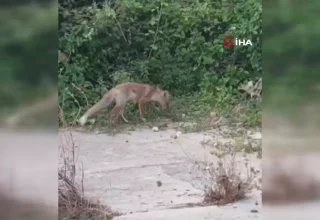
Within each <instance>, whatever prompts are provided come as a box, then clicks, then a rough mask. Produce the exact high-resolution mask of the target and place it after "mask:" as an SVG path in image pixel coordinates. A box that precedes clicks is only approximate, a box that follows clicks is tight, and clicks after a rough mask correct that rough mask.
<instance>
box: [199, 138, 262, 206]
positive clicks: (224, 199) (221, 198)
mask: <svg viewBox="0 0 320 220" xmlns="http://www.w3.org/2000/svg"><path fill="white" fill-rule="evenodd" d="M215 150H216V152H214V151H212V154H214V155H215V156H217V158H218V163H217V164H216V165H214V164H213V163H211V164H209V165H207V167H206V169H205V170H206V173H207V181H206V185H205V189H204V200H203V202H204V203H205V204H207V205H225V204H228V203H233V202H236V201H238V200H241V199H243V198H245V197H246V195H247V194H248V193H249V192H250V191H251V190H252V188H253V186H254V184H253V180H254V177H255V174H257V173H256V172H255V170H254V168H251V169H249V168H248V162H245V166H244V169H241V168H240V167H239V165H237V163H236V153H235V152H236V150H235V149H233V147H231V145H226V144H225V145H217V146H215Z"/></svg>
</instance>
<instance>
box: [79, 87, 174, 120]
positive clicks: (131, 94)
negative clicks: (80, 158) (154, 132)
mask: <svg viewBox="0 0 320 220" xmlns="http://www.w3.org/2000/svg"><path fill="white" fill-rule="evenodd" d="M169 96H170V94H169V91H167V90H162V89H161V88H160V87H159V86H158V85H156V86H151V85H149V84H143V83H135V82H125V83H121V84H118V85H117V86H115V87H113V88H112V89H110V90H109V91H108V92H106V93H105V94H104V96H103V97H102V98H101V99H100V100H99V101H98V102H97V103H96V104H94V105H93V106H92V107H91V108H90V109H89V110H87V111H86V112H85V113H84V114H83V115H82V116H81V117H80V119H79V120H78V122H79V124H80V125H81V126H83V125H85V124H86V122H87V120H88V118H89V117H92V116H94V115H95V114H97V113H98V112H100V111H102V110H104V109H106V108H107V107H108V106H109V105H111V104H112V103H115V106H114V108H113V109H112V110H111V111H110V112H109V118H108V121H109V126H110V125H111V124H112V117H113V116H115V115H116V116H117V119H118V118H119V116H121V117H122V119H123V121H124V122H126V123H128V120H127V119H126V118H125V117H124V109H125V106H126V104H127V103H129V102H137V103H138V107H139V113H140V118H141V119H142V120H144V121H145V118H144V112H145V111H144V110H145V105H146V104H147V103H149V102H157V103H159V104H160V106H161V107H162V109H166V108H168V107H169Z"/></svg>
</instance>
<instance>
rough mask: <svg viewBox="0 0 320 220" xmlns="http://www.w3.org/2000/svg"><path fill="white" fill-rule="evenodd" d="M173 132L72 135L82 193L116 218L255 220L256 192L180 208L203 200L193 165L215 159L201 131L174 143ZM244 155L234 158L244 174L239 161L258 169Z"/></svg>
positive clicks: (200, 176)
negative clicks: (224, 203) (225, 201)
mask: <svg viewBox="0 0 320 220" xmlns="http://www.w3.org/2000/svg"><path fill="white" fill-rule="evenodd" d="M174 134H176V131H175V130H173V129H172V130H171V129H168V130H165V131H159V132H153V131H152V130H151V129H150V130H149V129H139V130H136V131H132V132H130V134H116V135H114V136H110V135H108V134H93V133H81V132H77V131H73V132H72V136H73V138H74V140H75V143H76V145H78V146H79V155H78V162H79V164H82V165H81V167H82V166H83V172H84V186H85V195H86V196H88V197H91V198H94V199H99V200H100V201H101V202H102V203H104V204H107V205H109V206H110V207H112V209H114V210H116V211H119V212H121V213H125V214H127V215H123V216H119V217H117V218H116V219H119V220H120V219H124V220H126V219H130V220H131V219H132V220H133V219H136V220H138V219H142V220H145V219H166V220H170V219H177V218H178V217H179V218H178V219H195V220H199V219H219V220H221V219H230V220H231V219H252V218H254V219H256V218H260V213H259V211H258V212H257V213H251V210H252V209H259V207H258V206H259V205H258V206H257V205H255V203H256V202H257V201H258V204H261V201H260V200H261V192H260V191H255V192H254V193H252V194H251V195H250V196H249V198H248V199H247V200H244V201H240V202H239V203H237V204H234V205H231V206H225V207H193V208H190V207H184V208H183V206H188V204H190V203H199V202H202V200H203V189H204V185H205V183H206V181H207V180H206V179H204V176H205V175H204V172H205V167H203V166H204V165H201V164H199V162H204V163H210V162H216V161H217V158H216V157H215V156H213V155H211V154H210V151H212V149H210V147H205V148H204V147H203V146H202V145H201V144H200V143H201V141H203V140H204V139H205V138H206V137H205V136H206V135H205V134H204V133H188V134H182V135H180V136H179V137H178V138H177V139H174V138H172V136H173V135H174ZM215 139H217V137H216V138H215ZM218 139H219V138H218ZM220 139H223V138H222V137H220ZM249 157H250V158H248V159H247V160H244V158H243V157H242V154H238V155H237V156H236V162H237V163H238V165H239V167H240V169H241V170H242V171H243V172H246V170H244V169H245V163H246V162H247V163H248V162H249V164H250V166H253V167H255V168H256V169H258V170H261V160H260V159H258V158H257V157H256V156H255V155H252V156H249ZM78 178H80V175H79V176H78ZM159 184H160V185H161V186H159ZM181 206H182V208H176V207H181ZM235 207H236V208H235ZM210 216H211V217H210ZM209 217H210V218H209Z"/></svg>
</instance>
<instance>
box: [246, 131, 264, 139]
mask: <svg viewBox="0 0 320 220" xmlns="http://www.w3.org/2000/svg"><path fill="white" fill-rule="evenodd" d="M249 137H250V138H251V139H253V140H261V139H262V134H261V132H256V133H254V134H251V135H249Z"/></svg>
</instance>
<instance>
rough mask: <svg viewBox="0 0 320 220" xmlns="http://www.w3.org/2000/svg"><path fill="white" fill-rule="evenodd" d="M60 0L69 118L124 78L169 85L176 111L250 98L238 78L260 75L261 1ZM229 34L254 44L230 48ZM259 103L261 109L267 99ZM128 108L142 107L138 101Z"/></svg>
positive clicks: (221, 107)
mask: <svg viewBox="0 0 320 220" xmlns="http://www.w3.org/2000/svg"><path fill="white" fill-rule="evenodd" d="M59 7H60V11H59V16H60V21H59V22H60V24H59V27H60V29H59V36H60V38H59V39H60V41H59V45H60V50H61V52H63V53H64V54H66V55H67V56H68V62H67V63H66V64H60V66H59V93H60V100H59V102H60V106H61V108H62V109H63V110H64V113H65V114H64V115H65V116H66V118H67V121H68V120H69V121H71V120H74V118H75V117H76V116H77V115H78V114H79V108H81V107H83V108H82V111H84V110H85V109H86V108H87V106H88V105H89V106H90V105H92V104H94V103H95V102H97V101H98V99H100V98H101V94H102V93H103V92H105V91H106V90H107V89H110V88H111V87H112V86H115V85H116V84H118V83H121V82H125V81H136V82H143V83H150V84H159V85H160V86H161V87H162V88H163V89H167V90H169V91H170V93H171V94H172V97H173V101H172V102H173V103H174V104H173V106H174V107H172V111H171V112H175V113H177V112H179V113H180V114H182V113H183V112H182V111H183V110H181V109H182V108H184V110H185V111H187V112H188V113H189V114H194V113H198V114H199V115H203V113H204V112H206V111H208V110H211V111H212V110H214V111H219V112H223V111H224V112H225V113H226V114H231V110H232V108H233V107H234V106H236V105H237V104H239V103H240V102H241V101H244V100H245V99H244V98H243V97H242V96H241V94H239V92H238V91H237V88H238V87H239V85H240V84H241V83H244V82H246V81H248V80H255V79H256V78H257V77H261V73H262V66H261V62H262V60H261V56H262V54H261V33H262V27H261V20H262V17H261V16H262V14H261V12H262V8H261V7H262V6H261V2H259V1H254V0H249V1H248V0H246V1H244V0H242V1H237V2H232V1H223V0H219V1H212V0H205V1H193V0H192V1H191V0H178V1H173V0H156V1H143V2H141V1H135V0H121V1H109V2H100V3H93V4H91V3H90V2H88V1H74V2H72V1H60V3H59ZM228 35H232V36H235V37H238V38H247V39H251V40H252V42H253V44H254V45H253V46H252V47H250V46H248V47H234V48H232V49H228V48H226V47H224V45H223V39H224V38H225V37H226V36H228ZM190 99H191V101H190ZM178 103H179V105H178ZM194 108H195V109H194ZM255 109H256V111H253V114H254V115H257V114H259V111H260V110H261V109H260V105H259V104H258V105H256V106H255ZM126 112H127V113H126V114H131V113H132V114H136V113H134V108H132V107H128V108H127V109H126ZM149 114H151V112H150V111H149ZM129 118H130V117H129ZM260 121H261V119H260V118H259V117H257V121H255V122H254V123H259V122H260Z"/></svg>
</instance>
